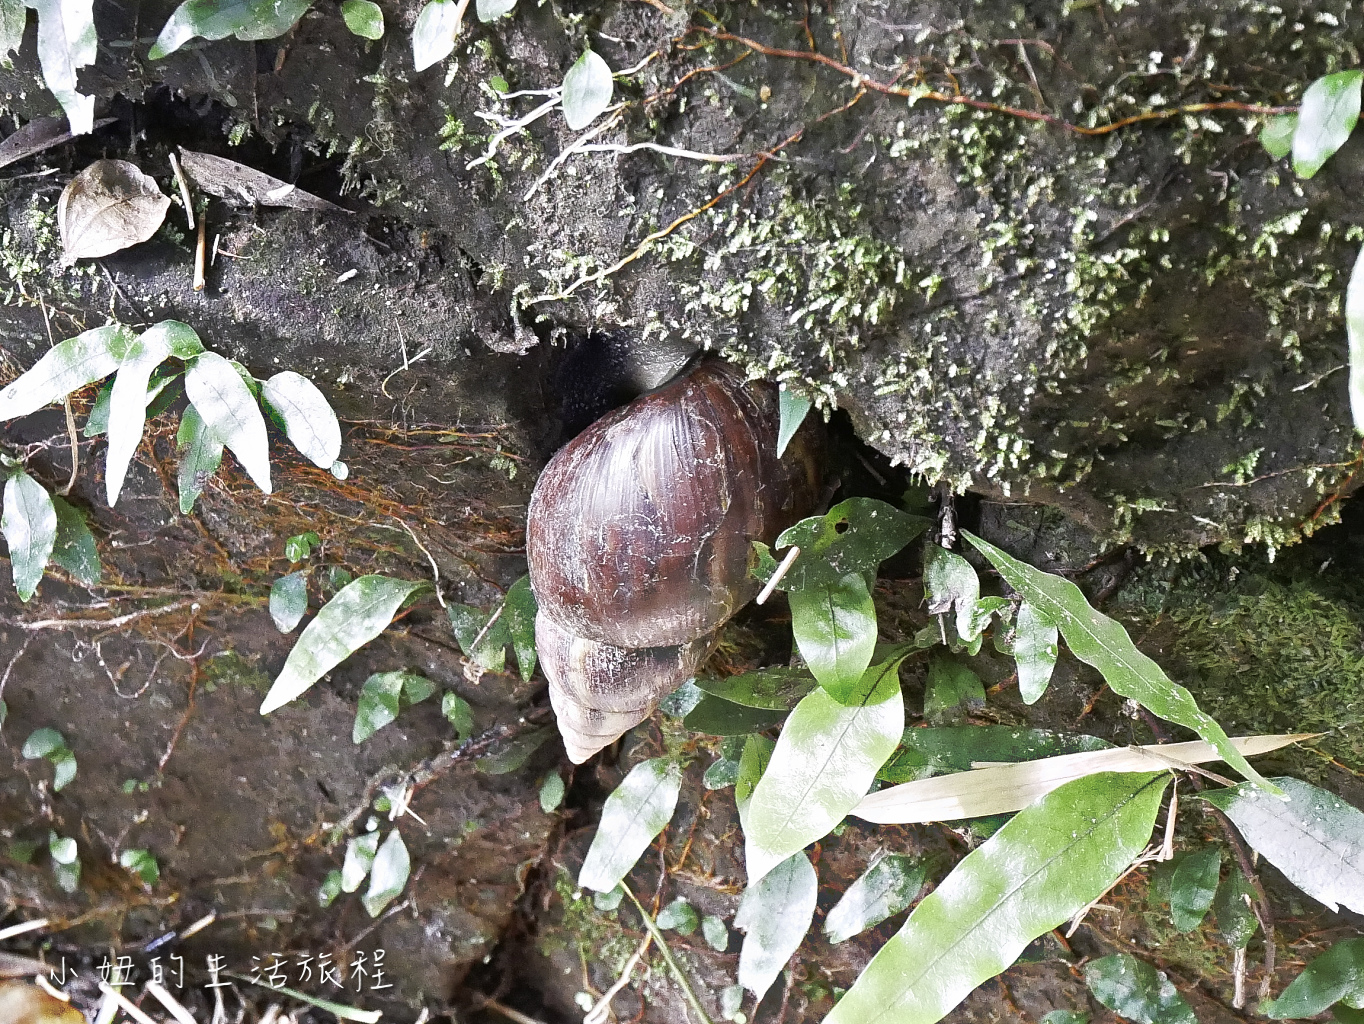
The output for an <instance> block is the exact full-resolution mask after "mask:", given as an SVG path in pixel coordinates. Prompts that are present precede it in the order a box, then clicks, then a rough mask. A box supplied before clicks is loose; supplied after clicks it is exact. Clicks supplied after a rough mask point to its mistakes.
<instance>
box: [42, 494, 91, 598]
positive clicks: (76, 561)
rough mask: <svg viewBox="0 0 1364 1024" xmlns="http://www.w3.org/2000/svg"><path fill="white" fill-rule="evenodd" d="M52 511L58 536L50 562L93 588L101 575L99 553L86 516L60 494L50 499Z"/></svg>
mask: <svg viewBox="0 0 1364 1024" xmlns="http://www.w3.org/2000/svg"><path fill="white" fill-rule="evenodd" d="M52 508H53V511H55V512H56V513H57V536H56V539H55V541H54V543H53V545H52V557H51V561H52V562H53V563H54V564H56V565H59V566H61V567H62V568H63V569H65V570H66V571H67V572H69V573H70V574H71V575H72V576H73V577H74V578H75V579H76V580H77V581H78V582H80V583H84V584H85V585H86V586H87V587H89V586H94V585H95V584H96V583H98V582H99V579H100V574H101V569H100V564H99V550H98V549H97V548H96V547H95V535H94V534H93V533H91V532H90V526H89V524H88V523H86V521H85V516H84V515H83V514H82V513H81V512H80V510H78V509H77V508H75V507H74V506H73V505H72V504H71V503H70V502H68V501H67V500H66V499H65V498H63V497H62V496H61V495H59V494H54V495H52Z"/></svg>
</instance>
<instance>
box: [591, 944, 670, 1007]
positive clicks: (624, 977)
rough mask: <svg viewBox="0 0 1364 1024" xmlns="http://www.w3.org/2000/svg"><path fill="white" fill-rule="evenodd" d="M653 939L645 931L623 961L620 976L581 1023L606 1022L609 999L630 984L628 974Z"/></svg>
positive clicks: (609, 1005) (632, 970) (646, 950)
mask: <svg viewBox="0 0 1364 1024" xmlns="http://www.w3.org/2000/svg"><path fill="white" fill-rule="evenodd" d="M653 941H654V936H653V933H652V932H645V933H644V940H643V941H642V942H640V944H639V948H638V949H636V950H635V951H634V953H633V954H632V955H631V957H630V959H629V960H627V961H625V966H624V967H622V968H621V971H620V977H619V978H617V979H616V981H615V984H613V985H612V986H611V987H610V988H608V989H607V990H606V991H605V992H604V993H602V997H601V998H600V999H598V1000H597V1004H596V1005H595V1006H593V1007H592V1009H590V1010H588V1011H587V1015H586V1016H585V1017H583V1024H606V1018H607V1017H609V1016H610V1015H611V1000H612V999H614V998H615V997H616V994H617V993H618V992H620V990H621V989H623V988H624V987H625V986H626V985H628V984H630V975H631V974H632V973H633V972H634V969H635V965H636V964H638V963H639V961H640V958H641V957H642V956H644V954H645V953H646V952H648V950H649V944H650V943H651V942H653Z"/></svg>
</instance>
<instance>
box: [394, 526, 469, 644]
mask: <svg viewBox="0 0 1364 1024" xmlns="http://www.w3.org/2000/svg"><path fill="white" fill-rule="evenodd" d="M390 515H392V513H390ZM393 518H394V519H398V517H397V516H393ZM398 525H399V526H401V527H402V528H403V529H404V530H406V531H407V532H408V534H409V535H410V536H411V537H412V542H413V543H414V544H416V545H417V547H419V548H421V549H422V554H423V555H425V556H426V560H427V561H428V562H430V563H431V575H432V576H433V577H435V582H436V600H437V601H439V602H440V606H441V607H442V608H444V607H445V596H444V595H443V594H441V592H440V566H438V565H437V564H436V560H435V559H434V558H432V557H431V552H430V551H427V550H426V545H425V544H423V543H422V542H421V539H420V538H419V537H418V536H417V535H416V533H415V532H413V530H412V527H410V526H408V525H407V523H406V522H404V521H403V520H402V519H398ZM489 622H490V623H491V620H489Z"/></svg>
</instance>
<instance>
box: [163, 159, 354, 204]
mask: <svg viewBox="0 0 1364 1024" xmlns="http://www.w3.org/2000/svg"><path fill="white" fill-rule="evenodd" d="M180 163H181V164H182V165H183V166H184V168H185V173H186V174H188V175H189V176H190V178H191V179H193V181H194V184H195V185H197V186H198V187H199V188H201V189H203V190H204V191H205V192H207V193H208V194H209V195H214V196H217V197H218V198H219V199H225V200H227V201H228V202H229V203H233V204H235V205H238V206H287V207H290V208H292V209H295V210H315V211H318V212H320V213H326V212H332V213H349V212H350V211H349V210H346V209H345V208H343V207H340V206H337V205H336V204H335V203H329V202H327V200H325V199H323V198H321V197H320V196H315V195H313V194H312V193H311V192H305V191H303V189H301V188H297V187H296V186H294V185H291V184H289V183H288V182H287V181H281V180H280V179H279V178H275V177H272V176H271V175H269V174H266V173H264V172H263V171H258V170H256V169H255V168H254V167H247V166H246V165H245V164H239V163H237V161H235V160H229V159H227V158H226V157H221V156H214V155H213V154H212V153H196V152H194V151H193V150H191V149H181V150H180Z"/></svg>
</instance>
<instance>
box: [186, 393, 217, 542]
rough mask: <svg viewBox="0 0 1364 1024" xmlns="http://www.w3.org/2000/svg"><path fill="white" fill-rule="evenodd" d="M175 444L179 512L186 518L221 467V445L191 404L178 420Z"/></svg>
mask: <svg viewBox="0 0 1364 1024" xmlns="http://www.w3.org/2000/svg"><path fill="white" fill-rule="evenodd" d="M175 443H176V447H177V448H179V450H180V472H179V481H178V482H179V489H180V511H181V512H183V513H184V514H185V515H189V514H190V513H191V512H193V511H194V503H195V502H196V501H198V500H199V495H201V494H203V493H204V488H205V487H207V486H208V481H209V480H210V479H211V478H212V476H213V474H214V473H216V472H218V467H219V466H221V465H222V464H223V443H222V442H221V441H219V440H218V438H217V435H215V434H214V433H213V431H211V430H209V429H208V425H207V424H205V423H204V418H203V417H202V416H200V415H199V413H198V412H197V411H195V408H194V406H192V405H191V406H189V408H187V409H186V410H185V411H184V413H183V414H182V415H181V417H180V430H179V432H178V433H177V434H176V435H175Z"/></svg>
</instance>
